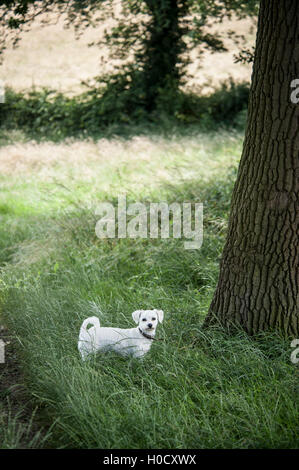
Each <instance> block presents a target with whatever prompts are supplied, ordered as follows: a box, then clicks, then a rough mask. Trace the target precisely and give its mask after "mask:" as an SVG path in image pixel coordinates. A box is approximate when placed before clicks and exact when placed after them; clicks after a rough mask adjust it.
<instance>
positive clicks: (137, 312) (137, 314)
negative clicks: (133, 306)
mask: <svg viewBox="0 0 299 470" xmlns="http://www.w3.org/2000/svg"><path fill="white" fill-rule="evenodd" d="M141 312H142V310H135V312H133V313H132V318H133V320H134V322H135V323H137V324H138V323H139V318H140V315H141Z"/></svg>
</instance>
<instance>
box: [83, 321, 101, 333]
mask: <svg viewBox="0 0 299 470" xmlns="http://www.w3.org/2000/svg"><path fill="white" fill-rule="evenodd" d="M90 324H91V325H93V326H95V327H96V328H100V326H101V325H100V320H99V319H98V317H88V318H86V320H84V322H83V323H82V325H81V328H80V337H81V336H83V335H84V333H85V332H86V331H88V330H87V326H88V325H90Z"/></svg>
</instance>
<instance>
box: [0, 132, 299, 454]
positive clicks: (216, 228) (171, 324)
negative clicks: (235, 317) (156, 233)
mask: <svg viewBox="0 0 299 470" xmlns="http://www.w3.org/2000/svg"><path fill="white" fill-rule="evenodd" d="M242 140H243V134H242V133H239V132H237V131H214V132H210V133H204V134H203V133H201V132H200V131H196V130H194V129H193V130H192V131H191V130H190V131H189V132H185V133H184V132H183V133H179V132H177V131H174V132H173V133H168V134H167V135H163V134H162V133H156V134H152V133H147V132H146V130H145V131H144V133H143V135H142V134H140V135H139V136H135V137H130V138H122V137H117V136H115V137H111V138H102V139H98V140H89V139H86V140H76V139H69V140H66V141H64V142H61V143H51V142H47V141H45V142H40V143H38V142H34V141H28V140H26V139H23V138H22V135H21V134H20V133H17V132H15V133H14V134H13V133H10V134H5V135H3V136H2V140H1V147H0V174H1V177H0V178H1V179H0V190H1V200H0V214H1V225H0V264H1V280H0V309H1V314H0V315H1V317H0V318H1V321H0V323H1V324H3V325H5V327H6V328H8V331H9V332H10V334H11V336H12V339H13V341H14V343H15V350H16V354H17V360H18V363H19V366H20V368H21V370H22V376H21V378H20V379H19V380H21V381H22V386H23V387H24V389H25V391H24V401H25V402H26V403H27V402H29V403H30V410H31V411H30V413H29V414H28V411H27V415H28V416H27V421H26V423H24V422H23V421H24V418H22V419H19V418H20V416H19V415H15V414H14V413H11V409H10V403H11V399H12V398H11V395H13V393H12V389H13V387H8V388H6V389H4V390H2V391H1V395H0V401H1V406H0V448H1V447H2V448H15V447H19V446H20V445H22V446H23V447H52V448H74V447H76V448H111V449H114V448H132V449H135V448H136V449H138V448H146V449H153V448H177V449H180V448H275V447H281V448H291V447H296V446H298V440H297V435H296V434H297V432H298V422H297V418H298V401H297V403H296V394H297V393H298V388H296V387H297V383H298V375H297V377H296V370H295V366H294V365H293V364H292V363H291V362H290V345H289V342H287V341H285V340H283V339H282V338H280V337H279V336H276V335H274V334H273V335H272V334H268V335H265V336H260V337H258V338H249V337H247V336H246V335H245V334H244V333H243V332H242V331H236V332H235V334H234V335H229V334H228V333H227V332H225V331H222V330H221V329H220V328H212V329H209V330H204V329H202V326H201V325H202V321H203V319H204V318H205V315H206V313H207V310H208V307H209V303H210V301H211V297H212V294H213V291H214V288H215V284H216V281H217V275H218V265H219V258H220V256H221V251H222V247H223V243H224V237H225V233H226V227H227V220H228V211H229V202H230V197H231V191H232V187H233V183H234V180H235V178H236V172H237V165H238V160H239V158H240V154H241V149H242ZM124 194H126V195H127V201H128V203H129V202H135V201H140V202H145V203H149V202H160V201H167V202H169V203H171V202H202V203H203V204H204V240H203V245H202V248H201V249H200V250H185V249H184V244H183V240H180V239H168V240H161V239H157V240H150V239H123V240H117V239H115V240H108V239H107V240H100V239H98V238H97V237H96V235H95V224H96V221H97V217H96V216H95V213H94V209H95V207H96V205H97V203H99V202H102V201H110V202H114V203H116V202H117V197H118V195H124ZM143 308H144V309H149V308H159V309H163V310H164V312H165V320H164V323H163V324H162V325H160V326H159V328H158V331H157V337H158V338H159V339H160V340H161V341H156V342H155V343H154V344H153V346H152V348H151V351H150V353H149V354H148V355H146V356H145V357H144V358H143V359H142V360H138V359H123V358H121V357H118V356H116V355H115V354H113V353H111V354H105V355H98V356H97V357H96V358H94V359H92V360H91V361H89V362H87V363H83V362H82V361H81V360H80V357H79V355H78V351H77V338H78V332H79V328H80V325H81V322H82V320H83V319H85V318H86V317H87V316H90V315H97V316H99V318H100V321H101V324H102V325H103V326H118V327H124V328H126V327H131V326H132V325H133V323H132V318H131V313H132V311H134V310H136V309H143ZM1 373H4V372H3V369H0V374H1ZM0 376H1V375H0ZM32 422H34V423H35V424H34V426H33V425H32ZM36 423H37V424H36ZM36 426H37V427H36ZM41 430H42V431H41Z"/></svg>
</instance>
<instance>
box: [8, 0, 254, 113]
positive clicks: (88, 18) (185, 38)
mask: <svg viewBox="0 0 299 470" xmlns="http://www.w3.org/2000/svg"><path fill="white" fill-rule="evenodd" d="M11 3H12V2H10V1H9V0H6V1H4V2H1V3H0V13H2V15H0V33H1V32H2V35H1V36H2V39H1V40H0V50H1V49H3V48H5V45H6V42H7V41H8V39H6V37H7V36H8V37H9V34H15V36H14V43H15V44H16V43H17V41H18V39H19V36H18V33H19V31H20V30H22V27H23V26H24V25H26V27H27V28H28V27H29V25H30V24H31V23H32V21H33V20H34V18H36V16H38V15H40V14H43V13H45V12H49V11H53V12H55V13H56V14H57V15H64V18H65V21H66V24H67V25H68V26H70V25H72V26H74V27H75V29H76V30H77V31H80V30H82V28H84V27H87V26H89V25H91V24H92V25H94V26H96V25H98V24H99V23H104V22H105V20H106V19H107V18H108V17H112V18H114V19H115V20H116V25H115V26H113V27H112V29H111V30H109V31H106V33H105V40H104V41H100V42H98V45H99V46H101V45H102V43H103V42H104V43H105V45H108V46H109V48H110V53H111V56H112V57H117V58H119V59H121V61H122V63H121V65H120V66H118V68H117V67H116V70H115V73H116V74H118V78H119V79H120V78H121V77H123V76H124V72H123V70H124V69H126V67H124V64H127V61H129V63H130V64H131V67H134V68H135V69H136V70H138V80H137V81H135V80H134V81H133V82H132V83H131V84H130V86H131V88H132V89H133V90H134V91H133V95H134V96H137V95H138V93H141V94H142V95H143V97H142V100H143V108H144V110H145V111H146V112H148V113H151V112H152V111H154V110H157V109H158V108H159V104H160V98H161V96H162V95H163V97H164V103H166V101H167V107H169V106H172V102H173V100H172V99H173V97H176V95H177V94H179V86H180V84H182V81H183V80H184V77H185V65H186V63H187V62H188V57H189V52H190V50H191V49H192V48H193V47H195V46H197V47H198V46H201V49H200V50H199V53H201V52H202V51H203V50H204V49H209V50H211V51H223V50H226V49H225V46H224V42H223V37H222V36H221V34H219V33H217V32H214V33H213V34H211V33H210V32H207V27H208V26H211V24H217V23H220V22H222V21H223V19H224V18H230V17H231V16H232V15H233V14H235V15H236V16H237V17H244V16H246V15H251V16H254V15H256V14H257V1H256V0H250V1H248V2H246V3H245V4H244V2H243V1H241V0H235V1H229V2H228V1H227V0H220V1H218V2H206V1H202V0H163V2H161V1H160V0H133V1H131V0H130V1H129V0H123V1H122V2H121V10H120V12H119V14H118V15H115V11H114V7H115V2H114V1H113V0H93V1H80V2H79V1H78V0H72V1H64V0H53V1H50V2H48V1H35V0H19V1H17V2H13V8H8V7H12V5H11ZM30 6H31V7H33V8H34V14H32V13H30V8H29V7H30ZM43 22H44V23H46V22H47V19H46V18H43ZM233 36H235V35H234V33H233V32H232V31H231V32H230V37H233ZM126 74H127V76H126V77H125V80H129V79H130V75H131V69H130V67H129V68H127V70H126ZM135 75H136V74H135ZM135 88H136V90H135ZM123 99H124V100H125V101H126V96H125V97H124V98H123Z"/></svg>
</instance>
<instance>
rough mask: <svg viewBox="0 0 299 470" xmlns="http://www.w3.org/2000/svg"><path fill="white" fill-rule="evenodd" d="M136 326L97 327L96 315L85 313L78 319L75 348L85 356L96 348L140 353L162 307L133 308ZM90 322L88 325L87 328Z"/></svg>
mask: <svg viewBox="0 0 299 470" xmlns="http://www.w3.org/2000/svg"><path fill="white" fill-rule="evenodd" d="M132 317H133V320H134V321H135V323H137V324H138V326H137V327H136V328H128V329H123V328H101V326H100V321H99V319H98V318H97V317H89V318H87V319H86V320H84V322H83V323H82V326H81V329H80V334H79V341H78V349H79V352H80V354H81V356H82V359H83V360H85V359H86V358H87V356H89V355H90V354H92V353H93V354H94V353H96V352H98V351H109V350H113V351H116V352H117V353H119V354H121V355H123V356H129V355H131V356H134V357H141V356H144V354H146V353H147V352H148V351H149V349H150V347H151V345H152V342H153V340H154V339H155V333H156V328H157V325H158V323H159V322H160V323H162V321H163V317H164V313H163V310H136V311H135V312H133V313H132ZM89 324H91V325H92V326H91V327H90V328H87V327H88V325H89Z"/></svg>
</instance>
